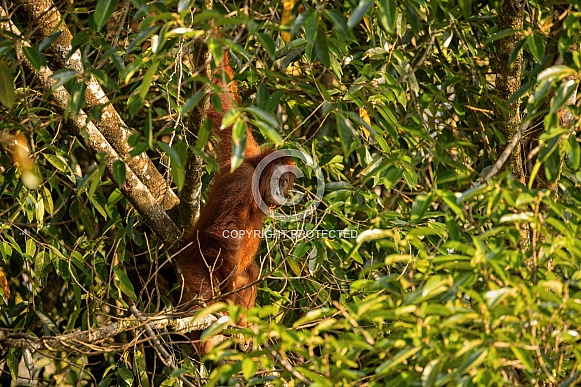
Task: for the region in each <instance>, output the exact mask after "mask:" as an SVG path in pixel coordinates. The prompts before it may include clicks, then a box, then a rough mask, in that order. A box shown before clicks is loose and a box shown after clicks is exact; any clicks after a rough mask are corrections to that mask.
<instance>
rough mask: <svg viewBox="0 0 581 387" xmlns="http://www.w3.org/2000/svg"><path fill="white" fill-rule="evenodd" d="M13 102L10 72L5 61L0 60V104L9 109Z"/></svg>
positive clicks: (13, 95)
mask: <svg viewBox="0 0 581 387" xmlns="http://www.w3.org/2000/svg"><path fill="white" fill-rule="evenodd" d="M15 100H16V95H15V93H14V78H13V77H12V71H11V70H10V67H8V64H7V63H6V61H4V60H0V103H2V105H4V106H6V107H7V108H8V109H10V108H11V107H12V106H14V102H15Z"/></svg>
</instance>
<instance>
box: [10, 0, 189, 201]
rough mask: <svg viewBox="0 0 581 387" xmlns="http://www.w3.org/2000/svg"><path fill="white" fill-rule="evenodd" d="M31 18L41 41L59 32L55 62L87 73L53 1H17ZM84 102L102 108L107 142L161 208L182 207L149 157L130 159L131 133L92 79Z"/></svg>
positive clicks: (52, 49)
mask: <svg viewBox="0 0 581 387" xmlns="http://www.w3.org/2000/svg"><path fill="white" fill-rule="evenodd" d="M15 3H17V4H20V5H22V6H23V7H24V9H25V10H26V11H27V12H28V13H29V14H30V15H31V17H32V19H33V20H34V25H35V26H38V28H37V29H35V32H36V35H37V37H38V38H39V40H40V39H42V38H45V37H47V36H49V35H50V34H52V33H54V32H55V31H59V32H60V33H61V34H60V36H59V37H58V38H57V39H56V40H55V41H54V42H52V44H51V45H50V47H49V50H50V52H51V53H52V54H54V59H55V60H56V62H57V63H58V64H59V65H60V66H61V67H62V68H70V69H73V70H76V71H77V72H78V73H79V76H81V75H82V74H83V73H84V71H85V70H84V68H83V62H82V60H81V53H80V51H79V50H76V51H74V52H72V53H71V51H72V35H71V32H70V31H69V29H68V27H67V25H66V24H65V23H64V22H63V20H62V17H61V14H60V12H59V11H58V9H57V8H56V6H55V4H54V3H53V1H52V0H16V1H15ZM85 99H86V102H87V104H88V108H89V109H92V108H94V107H100V108H101V109H102V110H101V119H100V120H99V121H96V122H95V124H96V126H97V128H99V130H100V131H101V132H102V133H103V136H104V137H105V139H106V140H107V141H108V142H109V144H111V146H112V147H113V149H115V151H116V152H117V154H118V155H119V157H120V158H121V160H123V161H124V162H125V163H126V164H127V165H128V166H129V167H130V168H131V169H132V170H133V171H134V172H135V174H136V175H137V177H138V178H139V179H140V180H141V181H142V182H143V184H145V186H146V187H147V188H148V189H149V191H150V192H151V194H152V195H153V197H154V198H155V200H156V201H157V202H158V203H160V204H162V206H163V208H164V210H171V209H172V208H174V207H176V206H177V205H178V204H179V198H178V197H177V196H176V194H175V193H174V192H173V191H172V190H171V188H170V187H169V185H168V184H167V182H166V181H165V179H164V178H163V176H162V175H161V173H159V171H158V170H157V169H156V168H155V165H153V162H152V161H151V160H150V159H149V157H148V156H147V155H146V154H145V153H142V154H141V155H139V156H137V157H131V156H130V155H129V152H130V151H131V147H130V146H129V144H128V143H127V139H128V138H129V136H130V135H131V130H130V129H129V128H128V127H127V125H126V124H125V122H123V119H122V118H121V117H120V116H119V114H118V113H117V110H115V108H114V107H113V105H111V103H110V101H109V99H108V98H107V96H106V94H105V92H104V91H103V88H102V87H101V85H100V84H99V82H98V81H97V79H95V77H94V76H93V75H91V76H90V77H89V80H88V82H87V89H86V91H85Z"/></svg>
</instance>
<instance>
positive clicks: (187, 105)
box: [182, 90, 206, 115]
mask: <svg viewBox="0 0 581 387" xmlns="http://www.w3.org/2000/svg"><path fill="white" fill-rule="evenodd" d="M205 94H206V93H204V92H203V91H201V90H200V91H197V92H196V93H194V95H192V96H191V97H190V98H188V99H187V100H186V102H184V104H183V105H182V114H184V115H185V114H187V113H188V112H189V111H190V110H191V109H192V108H194V107H196V106H198V104H199V103H200V101H201V100H202V99H203V98H204V95H205Z"/></svg>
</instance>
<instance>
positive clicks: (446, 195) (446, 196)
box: [437, 190, 466, 221]
mask: <svg viewBox="0 0 581 387" xmlns="http://www.w3.org/2000/svg"><path fill="white" fill-rule="evenodd" d="M437 193H438V196H439V197H440V198H441V199H442V200H443V201H444V203H446V204H447V205H448V207H450V209H451V210H452V211H454V213H455V214H456V215H458V216H459V217H460V219H461V220H462V221H464V220H466V219H465V217H464V211H463V210H462V206H460V205H459V204H458V202H457V198H456V196H455V195H454V194H453V193H452V192H448V191H441V190H438V191H437Z"/></svg>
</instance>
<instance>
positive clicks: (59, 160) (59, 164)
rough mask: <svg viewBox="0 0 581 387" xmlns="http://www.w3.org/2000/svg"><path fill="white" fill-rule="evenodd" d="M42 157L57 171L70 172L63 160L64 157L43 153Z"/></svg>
mask: <svg viewBox="0 0 581 387" xmlns="http://www.w3.org/2000/svg"><path fill="white" fill-rule="evenodd" d="M42 155H43V156H44V158H45V159H47V160H48V162H49V163H51V164H52V165H53V166H54V167H55V168H56V169H58V170H59V171H61V172H69V171H70V170H71V169H70V167H69V164H68V163H67V161H66V160H65V159H64V157H62V156H59V155H51V154H47V153H43V154H42Z"/></svg>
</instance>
